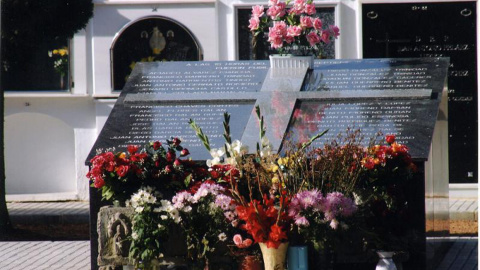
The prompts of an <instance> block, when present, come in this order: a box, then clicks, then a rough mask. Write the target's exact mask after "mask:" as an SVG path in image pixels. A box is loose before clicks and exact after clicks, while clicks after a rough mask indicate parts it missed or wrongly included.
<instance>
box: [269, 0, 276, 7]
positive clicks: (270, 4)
mask: <svg viewBox="0 0 480 270" xmlns="http://www.w3.org/2000/svg"><path fill="white" fill-rule="evenodd" d="M277 4H278V0H268V6H276V5H277Z"/></svg>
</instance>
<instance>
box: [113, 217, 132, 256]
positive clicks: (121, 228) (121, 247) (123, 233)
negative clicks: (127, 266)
mask: <svg viewBox="0 0 480 270" xmlns="http://www.w3.org/2000/svg"><path fill="white" fill-rule="evenodd" d="M129 233H130V229H129V226H128V225H127V222H126V220H125V218H124V216H123V215H122V214H120V213H116V214H115V217H114V218H113V219H112V220H111V222H110V226H109V227H108V236H109V237H111V239H112V240H113V241H112V251H113V254H112V255H113V256H118V257H126V256H128V244H126V243H125V240H126V238H127V235H128V234H129Z"/></svg>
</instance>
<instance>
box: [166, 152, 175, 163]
mask: <svg viewBox="0 0 480 270" xmlns="http://www.w3.org/2000/svg"><path fill="white" fill-rule="evenodd" d="M175 157H176V155H175V152H172V151H168V152H167V155H166V159H167V162H173V161H174V160H175Z"/></svg>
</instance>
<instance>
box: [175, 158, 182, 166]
mask: <svg viewBox="0 0 480 270" xmlns="http://www.w3.org/2000/svg"><path fill="white" fill-rule="evenodd" d="M173 165H174V166H177V167H179V166H182V161H181V160H180V159H178V158H177V159H175V162H173Z"/></svg>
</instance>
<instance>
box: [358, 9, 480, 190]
mask: <svg viewBox="0 0 480 270" xmlns="http://www.w3.org/2000/svg"><path fill="white" fill-rule="evenodd" d="M362 6H363V19H362V22H363V57H364V58H379V57H450V71H449V76H448V85H449V90H448V96H449V98H448V125H449V127H448V128H449V131H448V134H449V163H450V164H449V172H450V177H449V178H450V182H451V183H476V182H478V168H477V164H478V153H477V145H478V134H477V126H478V124H477V106H478V105H477V89H478V85H477V55H476V51H477V48H476V39H477V30H476V17H477V16H476V2H475V1H468V2H463V1H462V2H450V3H440V2H436V3H402V4H400V3H395V4H363V5H362ZM405 18H408V19H405Z"/></svg>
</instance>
